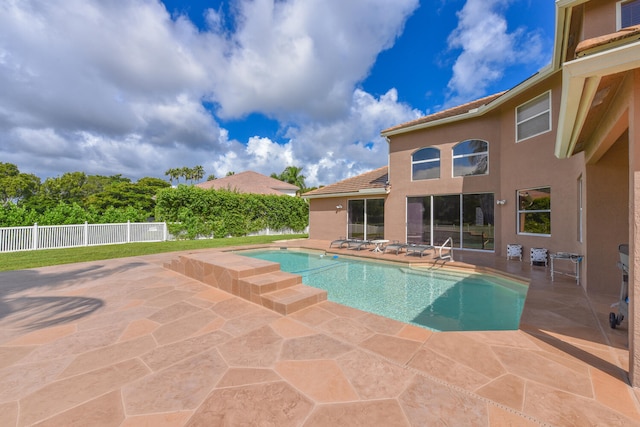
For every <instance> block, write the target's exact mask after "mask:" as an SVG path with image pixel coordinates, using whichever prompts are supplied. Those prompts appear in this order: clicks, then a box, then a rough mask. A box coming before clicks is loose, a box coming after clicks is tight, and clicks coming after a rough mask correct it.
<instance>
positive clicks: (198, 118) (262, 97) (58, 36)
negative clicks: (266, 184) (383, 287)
mask: <svg viewBox="0 0 640 427" xmlns="http://www.w3.org/2000/svg"><path fill="white" fill-rule="evenodd" d="M554 18H555V8H554V1H553V0H431V1H419V0H230V1H222V0H194V1H183V0H164V1H160V0H0V162H5V163H13V164H15V165H17V166H18V168H19V169H20V171H21V172H25V173H33V174H35V175H37V176H39V177H41V178H42V179H43V180H44V179H46V178H47V177H56V176H60V175H62V174H64V173H65V172H76V171H81V172H85V173H86V174H88V175H107V176H109V175H118V174H119V175H122V176H125V177H128V178H131V179H132V180H133V181H136V180H138V179H139V178H142V177H156V178H163V179H168V177H167V176H166V175H165V171H167V170H168V169H170V168H180V167H184V166H186V167H193V166H196V165H201V166H203V168H204V170H205V178H206V177H208V176H209V175H215V176H216V177H218V178H220V177H224V176H225V175H226V174H227V173H228V172H235V173H239V172H243V171H246V170H253V171H255V172H259V173H262V174H265V175H270V174H271V173H278V174H279V173H281V172H282V171H283V170H284V169H285V168H286V167H287V166H297V167H302V168H303V169H302V174H303V175H304V176H305V177H306V179H305V182H306V185H307V186H308V187H311V186H319V185H327V184H331V183H333V182H336V181H339V180H341V179H344V178H347V177H350V176H354V175H357V174H360V173H363V172H366V171H369V170H372V169H375V168H378V167H380V166H384V165H386V164H387V160H388V145H387V142H386V141H385V139H384V138H383V137H381V136H380V132H381V131H382V130H383V129H386V128H388V127H391V126H394V125H397V124H400V123H403V122H406V121H409V120H413V119H415V118H418V117H420V116H424V115H428V114H431V113H435V112H437V111H439V110H442V109H444V108H449V107H452V106H455V105H459V104H462V103H465V102H468V101H471V100H474V99H477V98H480V97H483V96H486V95H489V94H493V93H496V92H499V91H502V90H506V89H510V88H512V87H514V86H515V85H517V84H518V83H520V82H522V81H523V80H525V79H527V78H528V77H530V76H531V75H533V74H535V73H536V72H537V71H539V70H540V69H541V68H543V67H544V66H545V65H547V64H548V63H549V62H550V60H551V55H552V50H553V37H554V34H553V31H554Z"/></svg>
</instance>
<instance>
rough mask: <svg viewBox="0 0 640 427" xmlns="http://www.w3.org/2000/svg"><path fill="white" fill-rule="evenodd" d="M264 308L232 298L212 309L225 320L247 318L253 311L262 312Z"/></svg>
mask: <svg viewBox="0 0 640 427" xmlns="http://www.w3.org/2000/svg"><path fill="white" fill-rule="evenodd" d="M261 308H262V307H260V306H259V305H256V304H253V303H250V302H248V301H245V300H243V299H240V298H230V299H226V300H223V301H220V302H219V303H217V304H216V305H214V306H213V307H212V308H211V311H213V312H214V313H216V314H217V315H219V316H222V317H223V318H225V319H227V320H228V319H233V318H235V317H240V316H245V315H247V313H250V312H252V311H257V310H260V309H261Z"/></svg>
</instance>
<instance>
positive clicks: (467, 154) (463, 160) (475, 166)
mask: <svg viewBox="0 0 640 427" xmlns="http://www.w3.org/2000/svg"><path fill="white" fill-rule="evenodd" d="M488 173H489V143H487V142H486V141H482V140H479V139H468V140H466V141H462V142H460V143H458V144H456V145H455V146H454V147H453V176H471V175H487V174H488Z"/></svg>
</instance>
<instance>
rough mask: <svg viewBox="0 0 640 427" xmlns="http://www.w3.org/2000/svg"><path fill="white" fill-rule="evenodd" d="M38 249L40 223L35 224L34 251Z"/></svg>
mask: <svg viewBox="0 0 640 427" xmlns="http://www.w3.org/2000/svg"><path fill="white" fill-rule="evenodd" d="M36 249H38V223H37V222H36V223H34V224H33V250H36Z"/></svg>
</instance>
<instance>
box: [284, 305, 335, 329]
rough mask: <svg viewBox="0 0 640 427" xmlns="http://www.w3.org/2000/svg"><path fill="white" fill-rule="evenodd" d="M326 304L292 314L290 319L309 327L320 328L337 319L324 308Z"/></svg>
mask: <svg viewBox="0 0 640 427" xmlns="http://www.w3.org/2000/svg"><path fill="white" fill-rule="evenodd" d="M324 304H325V303H321V304H318V305H314V306H312V307H309V308H305V309H302V310H300V311H297V312H295V313H292V314H290V315H289V316H288V317H291V318H292V319H296V320H298V321H300V322H302V323H305V324H307V325H309V326H318V325H320V324H322V323H324V322H326V321H328V320H330V319H335V318H336V317H337V316H336V315H335V314H333V313H331V312H329V311H327V310H325V309H323V308H321V307H322V306H323V305H324Z"/></svg>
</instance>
